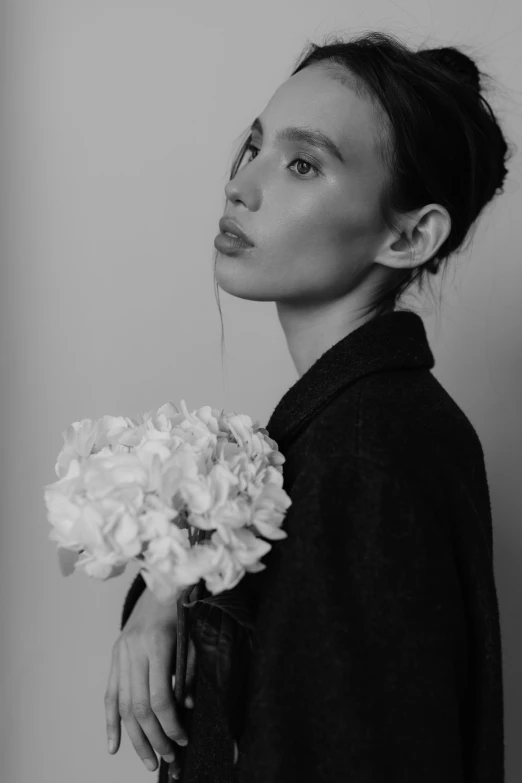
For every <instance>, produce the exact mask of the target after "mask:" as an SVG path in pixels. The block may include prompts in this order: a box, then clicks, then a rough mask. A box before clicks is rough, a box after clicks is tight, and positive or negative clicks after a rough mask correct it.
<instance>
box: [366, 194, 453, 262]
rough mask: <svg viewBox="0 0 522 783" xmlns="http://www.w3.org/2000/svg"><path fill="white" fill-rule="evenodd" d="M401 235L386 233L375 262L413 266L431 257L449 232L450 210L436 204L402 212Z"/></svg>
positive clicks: (400, 220) (400, 221)
mask: <svg viewBox="0 0 522 783" xmlns="http://www.w3.org/2000/svg"><path fill="white" fill-rule="evenodd" d="M399 226H400V236H399V237H397V234H396V233H395V232H391V231H390V233H389V234H388V236H387V238H386V240H385V241H384V243H383V245H382V246H381V248H380V250H379V252H378V254H377V256H376V257H375V261H376V262H377V263H378V264H383V265H384V266H388V267H391V268H394V269H406V268H409V269H412V268H413V267H416V266H421V265H422V264H425V263H426V262H427V261H429V260H430V258H433V257H434V256H435V255H436V254H437V251H438V249H439V248H440V246H441V245H442V243H443V242H444V241H445V240H446V238H447V237H448V235H449V233H450V231H451V218H450V216H449V212H448V210H447V209H445V208H444V207H441V206H440V205H439V204H428V205H427V206H425V207H422V209H419V210H415V212H409V213H408V214H407V215H402V216H401V217H400V219H399Z"/></svg>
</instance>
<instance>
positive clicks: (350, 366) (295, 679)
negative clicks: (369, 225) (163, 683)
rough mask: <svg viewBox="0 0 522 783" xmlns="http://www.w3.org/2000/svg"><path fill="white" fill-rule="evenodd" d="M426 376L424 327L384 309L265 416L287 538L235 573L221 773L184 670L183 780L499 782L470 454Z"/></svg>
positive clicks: (493, 639) (490, 639) (214, 718)
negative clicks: (236, 619)
mask: <svg viewBox="0 0 522 783" xmlns="http://www.w3.org/2000/svg"><path fill="white" fill-rule="evenodd" d="M434 364H435V362H434V358H433V354H432V352H431V350H430V347H429V344H428V341H427V337H426V332H425V328H424V323H423V321H422V319H421V318H420V317H419V316H418V315H417V314H416V313H413V312H410V311H394V312H391V313H388V314H386V315H383V316H380V317H378V318H376V319H374V320H372V321H369V322H367V323H365V324H364V325H363V326H361V327H359V328H358V329H356V330H355V331H353V332H352V333H351V334H349V335H348V336H346V337H345V338H343V339H341V340H340V341H339V342H337V343H336V344H335V345H334V346H332V347H331V348H330V349H329V350H327V351H326V352H325V353H324V354H323V355H322V356H321V357H320V358H319V359H318V360H317V361H316V362H315V364H313V366H312V367H310V368H309V369H308V371H307V372H305V373H304V375H303V376H302V377H301V378H299V379H298V380H297V381H296V382H295V383H294V385H293V386H292V387H291V388H290V389H289V390H288V391H287V392H286V394H285V395H284V396H283V398H282V399H281V400H280V402H279V403H278V405H277V407H276V408H275V410H274V412H273V414H272V416H271V418H270V421H269V423H268V425H267V429H268V432H269V435H270V436H271V437H272V438H274V439H275V440H276V441H277V443H278V445H279V448H280V449H281V451H282V452H283V454H284V455H285V457H286V462H285V464H284V466H283V471H284V474H283V475H284V489H285V490H286V492H288V494H289V495H290V497H291V499H292V505H291V506H290V508H289V509H288V511H287V514H286V517H285V520H284V523H283V527H284V529H285V530H286V532H287V533H288V538H286V539H284V540H281V541H273V542H272V544H273V546H272V549H271V550H270V552H269V553H268V554H267V555H266V556H265V557H264V558H263V562H264V563H265V564H266V566H267V568H266V569H265V570H264V571H262V572H260V573H257V574H247V575H246V576H245V577H244V579H246V580H248V584H249V589H251V590H252V591H253V594H254V595H255V597H256V604H255V605H256V606H257V610H256V624H257V625H256V627H257V635H258V639H259V645H258V648H257V649H256V653H255V657H254V659H253V662H252V664H251V667H250V671H251V674H250V682H249V688H248V709H247V721H246V726H245V732H244V734H243V736H242V738H241V741H240V754H239V762H238V764H237V765H236V766H235V767H234V766H233V765H232V758H233V746H232V741H231V738H230V736H229V734H228V730H227V727H226V725H225V720H224V716H223V713H222V711H221V707H220V704H219V702H218V700H217V698H216V695H215V694H214V692H213V690H212V688H211V687H210V685H209V683H208V682H207V681H206V680H205V679H204V677H203V676H200V674H199V672H198V675H197V680H196V683H197V685H196V704H195V707H194V709H193V710H190V711H188V713H192V714H191V715H190V717H189V718H188V720H189V724H187V722H186V723H185V725H186V726H189V727H190V733H189V736H190V742H189V745H188V748H187V756H186V765H185V774H184V778H183V780H184V783H232V781H235V782H236V783H292V782H293V781H299V783H308V781H310V783H312V781H313V783H421V781H422V783H442V782H443V781H444V783H503V781H504V733H503V680H502V654H501V635H500V624H499V608H498V602H497V593H496V586H495V578H494V568H493V536H492V521H491V509H490V499H489V491H488V483H487V478H486V470H485V464H484V456H483V451H482V447H481V443H480V441H479V438H478V436H477V434H476V432H475V430H474V428H473V426H472V425H471V423H470V421H469V420H468V418H467V417H466V415H465V414H464V413H463V412H462V410H461V409H460V408H459V407H458V405H457V404H456V403H455V402H454V400H453V399H452V398H451V397H450V395H449V394H448V393H447V392H446V391H445V389H444V388H443V387H442V386H441V384H440V383H439V382H438V381H437V380H436V378H435V377H434V376H433V374H432V373H431V369H432V368H433V367H434ZM143 586H144V582H143V579H142V578H141V576H139V575H138V577H137V579H136V580H135V582H134V583H133V585H132V586H131V588H130V590H129V593H128V595H127V598H126V601H125V606H124V612H123V617H122V624H124V623H125V622H126V619H127V617H128V615H129V613H130V611H131V610H132V607H133V605H134V603H135V601H136V600H137V598H138V596H139V595H140V593H141V591H142V590H143ZM188 713H187V714H188ZM166 768H167V765H166V764H165V762H163V761H162V763H161V768H160V777H159V779H160V780H162V781H163V780H166V779H167V778H166V776H165V774H164V773H165V771H166Z"/></svg>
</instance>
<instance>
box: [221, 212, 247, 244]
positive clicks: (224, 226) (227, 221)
mask: <svg viewBox="0 0 522 783" xmlns="http://www.w3.org/2000/svg"><path fill="white" fill-rule="evenodd" d="M219 230H220V231H222V232H223V233H225V232H226V231H228V232H229V233H230V234H234V236H236V237H239V238H240V239H242V240H244V241H245V242H246V243H247V244H249V245H253V244H254V243H253V242H252V240H251V239H250V237H249V236H247V234H245V232H244V231H243V229H242V228H241V226H240V225H239V223H236V221H235V220H232V218H229V217H222V218H221V220H220V221H219Z"/></svg>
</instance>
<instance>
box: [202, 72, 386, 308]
mask: <svg viewBox="0 0 522 783" xmlns="http://www.w3.org/2000/svg"><path fill="white" fill-rule="evenodd" d="M379 118H380V115H379V113H378V109H376V108H375V106H374V105H373V104H372V103H371V102H370V100H369V99H365V98H363V97H358V96H357V94H356V93H355V91H353V90H352V89H351V88H349V87H347V86H345V85H343V84H341V83H339V82H337V81H335V80H334V79H333V78H332V77H331V76H329V75H328V72H327V71H326V69H324V68H322V67H320V66H319V67H318V66H312V67H308V68H304V69H303V70H302V71H299V72H298V73H297V74H295V75H294V76H291V77H290V78H289V79H288V80H287V81H286V82H284V83H283V84H282V85H281V86H280V87H279V88H278V90H277V91H276V93H275V94H274V96H273V97H272V98H271V100H270V101H269V103H268V105H267V107H266V108H265V110H264V111H263V113H262V114H261V115H260V120H261V124H262V134H261V133H260V131H259V130H257V129H256V130H253V135H252V140H251V144H252V148H251V149H250V151H249V152H247V153H246V155H245V157H244V159H243V161H242V162H241V165H240V168H239V169H238V171H237V173H236V176H235V177H234V178H233V179H232V180H230V182H228V183H227V185H226V187H225V193H226V196H227V199H228V201H227V205H226V208H225V213H224V214H225V215H226V216H228V217H232V218H234V219H235V220H236V222H237V223H238V224H239V225H240V226H241V228H242V229H243V231H244V232H245V233H246V235H247V236H248V237H249V238H250V240H251V241H252V242H253V243H254V246H253V247H250V248H248V249H246V250H235V251H233V252H230V253H229V252H227V253H225V252H222V251H220V252H219V253H218V255H217V259H216V268H215V274H216V280H217V283H218V285H219V286H220V287H221V288H222V289H223V290H225V291H227V292H228V293H230V294H232V295H233V296H238V297H241V298H243V299H251V300H257V301H276V302H277V301H279V302H285V303H288V304H312V303H320V302H326V301H331V300H333V299H336V298H338V297H343V296H346V295H351V293H353V291H354V289H355V288H357V287H358V286H362V285H363V284H364V286H367V287H368V288H370V287H371V285H372V281H373V279H374V277H375V274H376V268H377V267H380V265H379V264H376V263H375V262H374V259H375V255H376V253H377V251H378V248H379V247H380V245H381V244H382V242H383V239H384V238H385V237H386V236H387V235H388V233H389V229H388V228H387V227H386V226H385V224H384V222H383V220H382V218H381V216H380V213H379V206H378V204H379V196H380V193H381V190H382V187H383V185H384V183H385V179H386V171H385V168H384V164H383V161H382V159H381V156H380V154H379V148H378V145H379V138H380V137H379V128H380V125H379V121H380V120H379ZM289 126H297V127H299V128H306V129H308V130H314V131H320V132H322V133H323V134H325V135H326V136H328V137H329V138H330V139H331V140H332V141H333V142H334V144H335V145H336V146H337V148H338V149H339V151H340V153H341V155H342V157H343V160H339V159H338V158H337V157H336V156H335V155H334V154H331V153H329V152H327V151H325V150H323V149H319V148H318V147H316V146H313V145H311V144H310V143H304V142H303V141H296V140H278V134H279V133H280V132H281V131H283V130H284V129H286V128H288V127H289ZM254 147H255V149H253V148H254ZM298 156H299V157H303V158H304V159H305V162H302V161H299V160H296V157H298ZM314 167H315V168H314ZM382 271H383V268H382V267H380V272H377V274H380V273H382Z"/></svg>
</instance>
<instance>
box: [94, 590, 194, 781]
mask: <svg viewBox="0 0 522 783" xmlns="http://www.w3.org/2000/svg"><path fill="white" fill-rule="evenodd" d="M176 632H177V606H176V602H175V601H173V602H172V603H171V604H169V605H168V606H165V605H163V604H160V603H159V602H158V601H157V599H156V598H155V596H154V595H153V594H152V593H151V591H150V590H149V589H148V588H146V589H145V590H144V591H143V593H142V595H141V596H140V598H139V599H138V601H137V602H136V605H135V606H134V609H133V611H132V614H131V616H130V617H129V619H128V620H127V623H126V625H125V627H124V629H123V631H122V632H121V634H120V636H119V637H118V639H117V640H116V642H115V644H114V646H113V649H112V663H111V671H110V674H109V681H108V684H107V689H106V692H105V714H106V722H107V740H108V743H110V742H111V740H112V742H113V747H112V749H111V746H110V744H109V753H116V752H117V751H118V749H119V745H120V740H121V727H120V717H121V718H122V719H123V722H124V724H125V728H126V729H127V733H128V735H129V737H130V739H131V742H132V744H133V745H134V748H135V750H136V753H137V754H138V756H139V757H140V758H141V759H142V761H143V763H144V764H145V766H146V767H147V769H149V770H150V771H151V772H153V771H154V770H156V769H157V759H156V753H158V754H159V755H160V756H162V757H163V758H164V759H165V761H166V762H172V761H174V760H175V756H176V748H177V745H176V743H178V745H186V744H187V741H188V738H187V736H186V733H185V731H184V729H183V727H182V725H181V723H180V720H179V715H178V711H177V708H176V702H175V700H174V690H173V685H172V680H173V677H172V675H171V671H172V665H173V662H174V660H175V655H176V637H177V633H176ZM194 671H195V648H194V645H193V643H192V640H191V638H190V636H189V644H188V660H187V674H186V689H185V690H186V699H185V706H187V707H188V706H192V705H193V698H192V689H193V684H194ZM191 700H192V704H191V703H190V702H191ZM174 771H175V769H173V772H174Z"/></svg>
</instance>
